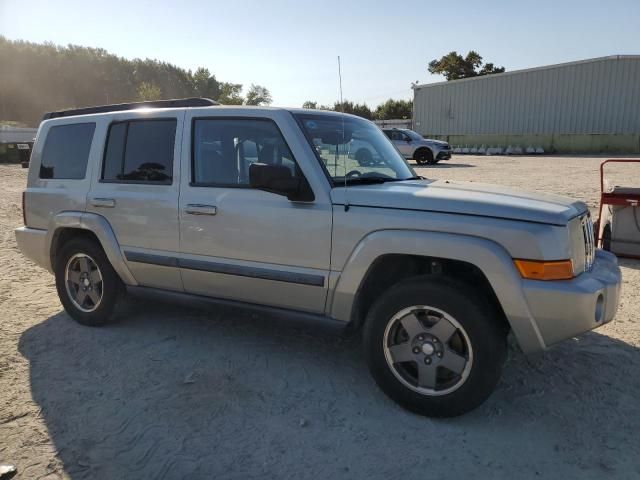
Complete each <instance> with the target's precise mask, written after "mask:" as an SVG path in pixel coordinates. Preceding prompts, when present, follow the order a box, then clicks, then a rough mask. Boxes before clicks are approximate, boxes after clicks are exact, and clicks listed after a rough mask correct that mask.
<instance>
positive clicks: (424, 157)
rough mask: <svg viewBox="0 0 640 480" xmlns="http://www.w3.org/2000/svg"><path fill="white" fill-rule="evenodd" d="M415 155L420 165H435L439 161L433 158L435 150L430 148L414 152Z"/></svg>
mask: <svg viewBox="0 0 640 480" xmlns="http://www.w3.org/2000/svg"><path fill="white" fill-rule="evenodd" d="M413 157H414V159H415V161H416V162H417V163H418V165H424V164H429V165H435V164H436V163H438V162H436V161H435V160H434V158H433V152H432V151H431V150H429V149H428V148H421V149H420V150H418V151H416V153H414V154H413Z"/></svg>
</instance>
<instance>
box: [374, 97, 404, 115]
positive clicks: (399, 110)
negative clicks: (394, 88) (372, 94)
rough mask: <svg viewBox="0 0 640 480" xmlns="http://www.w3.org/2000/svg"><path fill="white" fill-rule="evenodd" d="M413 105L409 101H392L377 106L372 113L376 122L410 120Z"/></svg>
mask: <svg viewBox="0 0 640 480" xmlns="http://www.w3.org/2000/svg"><path fill="white" fill-rule="evenodd" d="M412 110H413V103H412V102H411V100H393V99H391V98H390V99H389V100H387V101H386V102H384V103H382V104H380V105H378V107H377V108H376V111H375V113H374V115H375V118H376V120H392V119H400V118H411V114H412Z"/></svg>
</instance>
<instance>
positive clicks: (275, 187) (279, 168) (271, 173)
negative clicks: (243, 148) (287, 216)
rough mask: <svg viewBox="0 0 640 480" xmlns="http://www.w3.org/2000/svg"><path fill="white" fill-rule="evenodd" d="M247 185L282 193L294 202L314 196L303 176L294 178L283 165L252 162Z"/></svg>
mask: <svg viewBox="0 0 640 480" xmlns="http://www.w3.org/2000/svg"><path fill="white" fill-rule="evenodd" d="M249 185H251V188H255V189H257V190H264V191H265V192H270V193H275V194H276V195H284V196H285V197H287V198H288V199H289V200H291V201H294V202H296V201H297V202H312V201H313V200H314V199H315V197H314V195H313V191H312V190H311V187H310V186H309V184H308V183H307V180H306V179H305V178H296V177H294V176H293V175H291V170H289V168H288V167H285V166H283V165H271V164H268V163H252V164H251V165H250V166H249Z"/></svg>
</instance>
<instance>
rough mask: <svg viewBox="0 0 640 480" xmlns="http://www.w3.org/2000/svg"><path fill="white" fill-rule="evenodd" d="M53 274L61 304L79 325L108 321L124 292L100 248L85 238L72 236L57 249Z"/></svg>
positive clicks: (97, 324) (100, 323)
mask: <svg viewBox="0 0 640 480" xmlns="http://www.w3.org/2000/svg"><path fill="white" fill-rule="evenodd" d="M89 272H90V273H89ZM96 272H97V273H96ZM55 276H56V289H57V290H58V296H59V297H60V301H61V302H62V306H63V307H64V309H65V310H66V311H67V313H68V314H69V315H70V316H71V317H72V318H73V319H74V320H76V321H77V322H78V323H80V324H82V325H87V326H91V327H97V326H101V325H105V324H106V323H108V322H109V321H110V320H111V319H112V317H113V313H114V310H115V308H116V305H117V304H118V301H119V300H120V299H121V298H122V297H123V295H124V284H123V283H122V280H120V277H119V276H118V274H117V273H116V272H115V270H114V269H113V267H112V266H111V263H109V260H108V259H107V256H106V255H105V253H104V251H103V250H102V248H101V247H100V246H99V245H98V244H97V243H96V242H95V241H93V240H90V239H88V238H75V239H72V240H70V241H69V242H68V243H66V244H65V245H64V246H63V247H62V248H61V249H60V251H59V252H58V254H57V256H56V265H55ZM75 280H78V282H75ZM81 289H83V290H81ZM74 292H77V295H75V296H74V295H73V293H74ZM82 292H85V293H84V294H83V293H82ZM83 296H84V298H83V299H82V300H81V299H80V298H81V297H83Z"/></svg>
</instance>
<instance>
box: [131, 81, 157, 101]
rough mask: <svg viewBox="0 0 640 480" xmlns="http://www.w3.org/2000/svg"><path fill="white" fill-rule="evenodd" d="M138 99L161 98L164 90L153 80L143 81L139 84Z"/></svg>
mask: <svg viewBox="0 0 640 480" xmlns="http://www.w3.org/2000/svg"><path fill="white" fill-rule="evenodd" d="M137 91H138V100H141V101H143V102H144V101H148V100H160V98H161V97H162V91H161V90H160V87H158V86H157V85H154V84H153V83H151V82H142V83H141V84H140V85H138V90H137Z"/></svg>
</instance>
